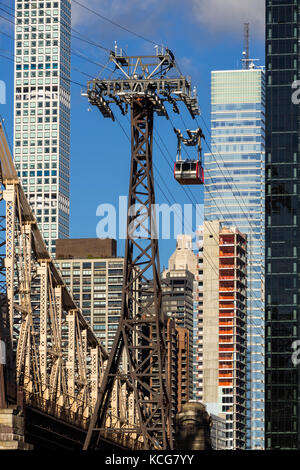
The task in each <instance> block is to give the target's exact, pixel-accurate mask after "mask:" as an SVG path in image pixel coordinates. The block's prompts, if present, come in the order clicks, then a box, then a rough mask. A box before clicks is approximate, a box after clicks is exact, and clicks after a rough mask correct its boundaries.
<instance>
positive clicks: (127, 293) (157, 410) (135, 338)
mask: <svg viewBox="0 0 300 470" xmlns="http://www.w3.org/2000/svg"><path fill="white" fill-rule="evenodd" d="M110 62H111V63H112V64H113V66H114V67H115V72H116V74H115V75H114V76H113V77H111V74H110V75H109V77H108V78H107V79H106V78H105V77H104V78H103V79H101V80H100V79H99V78H98V79H95V80H92V81H90V82H88V86H87V92H86V96H87V97H88V99H89V102H90V103H91V104H92V105H94V106H96V107H97V108H98V109H99V111H100V112H101V113H102V115H103V117H105V118H110V119H112V120H113V121H114V120H115V117H114V113H113V111H112V109H111V106H112V105H115V106H117V108H118V109H119V110H121V113H122V114H123V115H125V114H127V112H128V110H129V109H130V115H131V170H130V183H129V198H128V209H129V210H128V214H127V240H126V247H125V261H124V280H123V291H122V310H121V316H120V322H119V327H118V330H117V332H116V336H115V340H114V344H113V346H112V350H111V353H110V354H109V355H108V353H107V352H106V350H105V349H104V348H103V346H102V345H101V344H100V343H99V341H98V339H97V337H96V336H95V335H94V333H93V331H92V329H91V327H90V325H89V324H88V323H87V322H86V320H85V319H84V317H83V315H82V312H81V311H80V309H79V308H78V306H77V305H76V303H75V302H74V300H73V297H72V295H71V294H70V292H69V291H68V289H67V287H66V285H65V283H64V281H63V279H62V276H61V274H60V272H59V271H58V269H57V268H56V266H55V263H54V261H53V260H52V259H51V257H50V255H49V253H48V251H47V248H46V245H45V243H44V241H43V238H42V235H41V233H40V231H39V229H38V225H37V222H36V219H35V216H34V214H33V212H32V210H31V208H30V205H29V203H28V201H27V199H26V196H25V194H24V191H23V189H22V185H21V183H20V180H19V178H18V175H17V172H16V170H15V167H14V165H13V161H12V157H11V154H10V151H9V148H8V145H7V141H6V139H5V135H4V131H3V128H2V125H0V184H1V188H0V189H1V192H0V216H1V219H0V308H1V311H0V340H1V341H2V342H4V343H5V346H6V352H7V354H6V356H7V360H6V365H5V366H3V365H1V364H0V408H3V407H5V406H7V405H8V404H14V403H17V404H18V405H19V406H20V407H21V408H22V409H24V410H25V412H26V429H27V431H26V432H27V435H28V437H29V439H30V441H31V442H33V443H34V444H35V445H36V446H40V447H47V448H49V447H53V448H58V447H60V446H61V447H63V448H68V449H76V448H83V449H92V450H97V449H101V448H105V447H108V448H111V447H121V448H129V449H146V450H150V449H172V447H173V444H172V440H173V436H174V429H173V419H174V417H173V416H172V412H171V408H172V406H171V397H170V388H169V384H170V377H168V367H167V341H166V318H165V317H164V314H163V311H162V290H161V284H160V263H159V250H158V240H157V238H158V237H157V233H156V232H157V229H156V221H155V216H154V214H153V212H152V206H153V205H154V204H155V192H154V175H153V162H152V147H153V122H154V115H155V114H156V115H158V116H163V117H165V118H167V119H169V116H168V110H167V107H166V104H169V105H171V107H172V110H173V112H175V113H177V114H179V113H180V110H179V103H180V102H181V103H183V104H184V105H185V106H186V108H187V109H188V111H189V113H190V114H191V116H192V118H195V116H196V115H198V114H199V108H198V100H197V96H196V91H195V89H194V90H192V88H191V82H190V80H189V79H187V78H186V77H184V76H182V74H181V73H180V72H179V71H178V69H177V66H176V63H175V58H174V56H173V54H172V52H171V51H169V50H168V49H165V50H163V49H162V50H159V48H157V50H156V55H154V56H144V57H143V56H132V57H128V56H124V55H123V53H122V51H120V52H119V51H118V50H117V47H116V48H115V52H111V54H110ZM117 74H118V75H117ZM133 206H135V207H136V210H135V211H132V207H133ZM139 230H142V231H143V233H144V235H143V236H140V237H136V235H135V234H136V233H137V232H139ZM1 236H2V237H1ZM1 250H2V252H1ZM0 362H1V361H0Z"/></svg>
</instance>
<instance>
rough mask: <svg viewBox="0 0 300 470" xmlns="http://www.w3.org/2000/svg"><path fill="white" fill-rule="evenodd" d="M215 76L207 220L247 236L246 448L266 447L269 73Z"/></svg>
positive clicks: (225, 72)
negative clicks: (217, 221) (267, 87)
mask: <svg viewBox="0 0 300 470" xmlns="http://www.w3.org/2000/svg"><path fill="white" fill-rule="evenodd" d="M247 67H249V68H247V69H244V70H222V71H213V72H212V75H211V79H212V86H211V111H212V114H211V128H212V153H211V154H208V155H206V156H205V172H206V184H205V204H204V216H205V220H207V221H213V220H220V221H223V222H224V223H225V224H226V226H228V227H232V226H233V227H236V228H238V229H239V230H240V231H241V232H242V233H245V234H246V235H247V238H248V290H247V297H248V302H247V448H252V449H262V448H263V447H264V243H265V238H264V224H265V208H264V195H265V147H264V141H265V130H264V128H265V72H264V70H263V68H261V67H260V68H257V67H254V65H253V63H251V62H247Z"/></svg>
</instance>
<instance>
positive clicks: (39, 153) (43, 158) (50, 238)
mask: <svg viewBox="0 0 300 470" xmlns="http://www.w3.org/2000/svg"><path fill="white" fill-rule="evenodd" d="M15 10H16V24H15V56H16V64H15V102H14V115H15V126H14V159H15V165H16V168H17V171H18V174H19V176H20V177H21V180H22V184H23V187H24V190H25V194H26V195H27V197H28V199H29V202H30V204H31V206H32V208H33V211H34V213H35V215H36V217H37V222H38V224H39V227H40V229H41V230H42V233H43V236H44V239H45V241H46V243H47V246H48V248H49V251H50V252H51V253H52V254H53V255H54V254H55V240H56V239H57V238H68V236H69V172H70V167H69V160H70V59H71V2H70V0H59V1H47V2H46V1H45V2H44V1H32V0H29V1H22V2H21V1H17V0H16V2H15Z"/></svg>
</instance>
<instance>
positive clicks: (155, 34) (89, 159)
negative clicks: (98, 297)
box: [0, 0, 265, 265]
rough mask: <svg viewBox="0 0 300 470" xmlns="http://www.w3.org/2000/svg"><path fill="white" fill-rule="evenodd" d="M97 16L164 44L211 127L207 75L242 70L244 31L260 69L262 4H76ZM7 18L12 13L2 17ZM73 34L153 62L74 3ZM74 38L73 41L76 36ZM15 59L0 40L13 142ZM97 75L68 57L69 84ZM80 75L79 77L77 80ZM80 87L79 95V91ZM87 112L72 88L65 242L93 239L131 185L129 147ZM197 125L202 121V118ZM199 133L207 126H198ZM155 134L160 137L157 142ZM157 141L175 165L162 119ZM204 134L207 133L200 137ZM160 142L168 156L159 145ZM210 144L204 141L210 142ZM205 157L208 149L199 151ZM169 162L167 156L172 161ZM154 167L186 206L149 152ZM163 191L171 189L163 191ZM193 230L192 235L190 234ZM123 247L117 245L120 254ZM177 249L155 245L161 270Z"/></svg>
mask: <svg viewBox="0 0 300 470" xmlns="http://www.w3.org/2000/svg"><path fill="white" fill-rule="evenodd" d="M80 3H83V4H85V5H88V7H89V8H92V9H94V10H96V11H98V12H99V13H100V14H103V15H105V16H106V17H108V18H110V19H112V20H113V21H115V22H117V23H119V24H121V25H123V26H124V27H126V28H128V29H130V30H132V31H134V32H135V33H136V34H139V35H142V36H145V37H147V38H149V39H150V40H152V41H154V42H157V43H158V44H163V45H165V46H167V47H169V49H171V50H172V51H173V53H174V54H175V57H176V59H177V61H178V63H179V66H180V69H181V70H182V72H183V73H184V74H187V75H191V76H192V81H193V84H194V85H196V86H197V91H198V96H199V104H200V108H201V113H202V117H203V119H204V121H205V123H206V125H207V126H208V127H210V72H211V70H220V69H236V68H240V67H241V62H240V59H241V55H242V50H243V23H244V22H250V34H251V38H250V54H251V56H252V57H253V58H258V59H260V62H259V64H260V65H264V3H265V2H264V0H251V1H250V2H249V0H185V1H182V0H181V1H179V0H160V1H159V0H143V2H141V1H140V0H80ZM5 4H6V5H8V6H9V7H11V8H12V7H13V6H14V2H13V1H12V0H3V1H2V0H0V15H1V16H5V17H6V18H7V19H9V20H13V18H12V16H10V15H7V14H5V13H4V12H3V9H6V7H5V6H4V5H5ZM6 10H7V11H8V12H9V13H13V12H12V11H11V10H9V9H6ZM72 17H73V27H74V28H75V29H76V31H80V32H81V33H82V34H84V35H85V36H86V37H88V38H89V39H90V40H92V41H93V42H95V43H97V44H101V45H104V46H105V47H107V48H110V49H113V47H114V41H117V42H118V45H119V46H120V47H122V48H123V49H124V50H125V51H126V53H127V54H128V55H138V54H152V53H153V52H154V46H153V44H151V43H150V42H147V41H145V40H142V39H139V38H137V37H135V36H134V35H132V34H130V33H128V32H126V31H124V30H122V29H120V28H118V27H116V26H113V25H112V24H111V23H109V22H107V21H104V20H102V19H100V18H99V17H97V16H96V15H94V14H91V13H90V12H89V11H87V10H86V9H83V8H81V7H80V6H79V5H78V4H75V3H74V2H73V6H72ZM0 31H1V32H2V33H3V32H4V33H6V34H9V35H11V36H13V26H12V24H11V23H10V22H9V21H5V20H4V19H3V18H1V17H0ZM74 35H76V33H74ZM72 48H73V50H74V51H76V52H79V53H80V54H83V55H85V56H86V57H88V58H89V60H92V61H95V62H98V63H106V62H107V58H108V57H107V53H106V52H105V51H103V50H101V49H100V48H98V47H93V46H91V45H88V44H86V43H83V42H81V41H78V40H77V39H75V38H73V39H72ZM1 55H5V56H9V57H13V41H12V40H11V39H9V38H8V37H7V36H5V35H3V34H0V80H3V81H4V82H5V83H6V90H7V96H6V104H5V105H0V114H1V115H2V116H3V117H4V118H5V122H6V128H7V130H8V134H9V138H10V141H11V143H12V141H13V62H11V61H9V60H7V59H5V58H3V57H1ZM100 70H101V67H99V66H97V65H94V64H91V63H90V62H88V61H86V60H83V59H81V58H79V57H77V56H75V55H73V57H72V77H71V78H72V80H74V81H76V82H78V83H80V84H82V85H83V87H84V86H85V84H86V81H87V79H88V77H87V76H86V75H84V74H88V75H91V76H93V77H96V76H97V75H98V73H99V71H100ZM82 72H83V73H82ZM83 87H82V88H83ZM89 108H90V106H89V104H88V102H87V99H86V98H84V97H82V96H81V87H80V86H77V85H75V84H73V85H72V96H71V175H70V177H71V178H70V181H71V216H70V236H71V237H75V238H79V237H95V236H96V226H97V223H98V222H99V220H100V219H99V217H97V216H96V209H97V207H98V205H99V204H103V203H108V204H113V205H115V206H116V207H117V206H118V198H119V195H127V192H128V181H129V177H128V174H129V163H130V146H129V142H128V140H127V138H126V136H125V135H124V133H123V131H122V130H121V128H120V127H119V125H118V124H117V123H113V122H112V121H111V120H110V119H104V118H103V117H102V115H101V114H100V113H99V111H98V110H97V109H95V108H94V109H92V110H91V111H88V109H89ZM116 114H117V116H118V119H119V120H120V122H122V125H123V126H124V129H125V130H126V132H127V133H128V134H129V132H130V130H129V124H128V120H127V119H126V117H123V116H120V115H119V114H118V113H117V112H116ZM182 116H183V119H184V122H185V123H186V125H187V126H188V127H189V128H191V129H195V128H196V127H197V124H196V123H195V122H193V120H192V118H191V117H190V116H189V114H188V113H187V112H186V111H183V114H182ZM172 120H173V122H174V124H175V125H176V127H179V128H180V129H181V130H183V122H182V120H181V119H180V117H179V116H177V115H172ZM199 122H200V124H203V121H202V120H201V119H200V118H199ZM203 126H204V124H203ZM157 131H158V134H157ZM155 132H156V134H155V135H156V140H157V141H158V142H159V143H160V146H161V148H162V149H163V151H164V153H165V157H166V158H167V159H169V160H170V164H171V166H173V163H172V162H171V158H172V159H173V160H174V159H175V158H176V145H177V142H176V137H175V135H174V133H173V131H172V129H171V125H170V123H168V122H167V121H166V120H165V118H161V117H155ZM204 133H206V134H207V131H206V130H205V132H204ZM161 139H163V141H164V143H165V146H166V148H167V149H168V151H167V150H166V149H165V148H164V147H163V145H162V143H161ZM207 140H208V141H209V135H207ZM204 150H205V151H206V150H207V149H206V148H204ZM169 154H170V155H169ZM153 158H154V162H155V165H156V169H157V171H156V172H155V176H156V178H157V182H158V184H159V185H160V187H161V188H162V190H163V192H164V193H165V195H166V196H167V197H168V198H169V199H171V196H170V194H171V195H172V198H173V199H174V200H175V201H176V202H177V203H179V204H189V203H191V200H190V199H189V198H188V197H187V196H186V194H185V193H184V191H183V190H182V188H181V187H180V185H178V183H176V182H175V181H174V178H173V171H172V170H171V169H170V167H169V165H168V164H167V162H166V161H165V158H164V157H163V156H162V155H161V151H160V149H159V148H158V146H157V145H156V144H155V145H154V157H153ZM167 188H168V189H167ZM156 189H157V191H156V196H157V202H158V203H164V202H165V203H167V200H166V198H165V196H164V195H163V193H162V192H161V190H160V189H159V187H157V188H156ZM191 191H192V194H193V199H194V200H196V201H197V202H198V203H199V204H201V203H202V202H203V188H202V187H200V186H197V187H191ZM193 229H195V227H193ZM123 246H124V244H123V242H122V241H120V242H119V245H118V252H119V255H122V254H123ZM174 249H175V241H174V239H173V240H170V241H167V240H162V241H161V244H160V257H161V265H163V264H167V261H168V258H169V256H170V255H171V253H172V252H173V251H174Z"/></svg>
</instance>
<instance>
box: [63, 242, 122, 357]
mask: <svg viewBox="0 0 300 470" xmlns="http://www.w3.org/2000/svg"><path fill="white" fill-rule="evenodd" d="M116 250H117V245H116V241H115V240H108V239H104V240H100V239H70V240H57V252H56V260H55V262H56V265H57V267H58V268H59V269H60V271H61V273H62V276H63V279H64V281H65V283H66V285H67V286H68V288H69V290H70V292H71V293H72V294H73V297H74V300H75V302H76V303H77V304H78V306H79V307H80V308H81V310H82V313H83V315H84V316H85V318H86V320H87V321H88V322H89V323H90V325H91V326H92V328H93V330H94V332H95V335H96V336H97V337H98V338H99V340H100V341H101V343H102V344H103V346H104V347H105V348H107V350H108V351H109V350H110V349H111V347H112V344H113V340H114V337H115V333H116V330H117V328H118V323H119V319H120V315H121V304H122V284H123V267H124V258H117V256H116Z"/></svg>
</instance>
